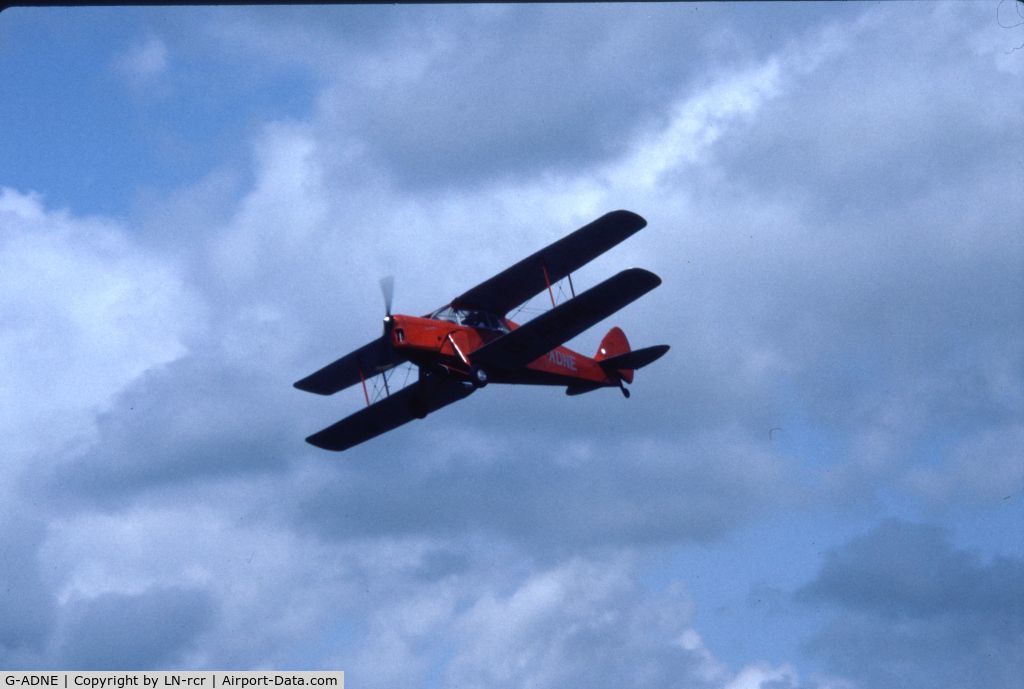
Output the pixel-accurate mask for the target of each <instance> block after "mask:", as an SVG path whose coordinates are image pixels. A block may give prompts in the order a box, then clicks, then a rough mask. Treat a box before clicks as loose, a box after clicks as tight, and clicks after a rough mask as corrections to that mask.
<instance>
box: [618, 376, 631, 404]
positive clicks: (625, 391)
mask: <svg viewBox="0 0 1024 689" xmlns="http://www.w3.org/2000/svg"><path fill="white" fill-rule="evenodd" d="M619 390H622V396H623V397H625V398H626V399H627V400H628V399H629V390H628V389H626V386H625V385H623V384H622V381H621V380H620V381H619Z"/></svg>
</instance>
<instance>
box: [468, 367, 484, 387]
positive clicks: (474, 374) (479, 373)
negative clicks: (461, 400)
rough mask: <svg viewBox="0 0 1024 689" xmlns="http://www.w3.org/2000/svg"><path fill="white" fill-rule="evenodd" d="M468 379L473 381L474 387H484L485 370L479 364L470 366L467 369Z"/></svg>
mask: <svg viewBox="0 0 1024 689" xmlns="http://www.w3.org/2000/svg"><path fill="white" fill-rule="evenodd" d="M469 381H470V382H471V383H473V387H475V388H482V387H484V386H485V385H487V371H485V370H483V369H482V368H480V367H479V366H471V367H470V369H469Z"/></svg>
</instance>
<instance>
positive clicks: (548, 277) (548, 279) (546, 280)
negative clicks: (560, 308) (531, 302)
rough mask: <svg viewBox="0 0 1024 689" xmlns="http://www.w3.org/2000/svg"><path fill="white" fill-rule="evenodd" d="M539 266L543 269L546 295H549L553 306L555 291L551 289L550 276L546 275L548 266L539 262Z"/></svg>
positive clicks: (553, 306)
mask: <svg viewBox="0 0 1024 689" xmlns="http://www.w3.org/2000/svg"><path fill="white" fill-rule="evenodd" d="M540 267H541V270H543V271H544V284H545V285H547V286H548V296H549V297H551V308H555V293H554V292H552V291H551V276H550V275H548V267H547V266H546V265H544V264H543V263H541V264H540Z"/></svg>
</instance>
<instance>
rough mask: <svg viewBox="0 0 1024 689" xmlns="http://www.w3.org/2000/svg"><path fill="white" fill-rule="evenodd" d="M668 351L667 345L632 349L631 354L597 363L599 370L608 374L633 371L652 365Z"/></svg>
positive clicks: (627, 353)
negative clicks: (599, 366) (601, 369)
mask: <svg viewBox="0 0 1024 689" xmlns="http://www.w3.org/2000/svg"><path fill="white" fill-rule="evenodd" d="M668 349H669V347H668V345H654V346H653V347H644V348H643V349H634V350H633V351H631V352H626V353H625V354H619V355H618V356H613V357H612V358H610V359H604V360H603V361H599V362H598V363H599V364H600V365H601V368H603V369H604V370H605V371H606V372H608V373H611V372H612V371H620V370H625V371H633V370H636V369H638V368H643V367H644V366H647V365H648V364H653V363H654V362H655V361H657V360H658V359H660V358H661V357H663V356H664V355H665V352H667V351H668Z"/></svg>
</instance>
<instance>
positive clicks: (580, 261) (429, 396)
mask: <svg viewBox="0 0 1024 689" xmlns="http://www.w3.org/2000/svg"><path fill="white" fill-rule="evenodd" d="M646 224H647V221H646V220H644V219H643V218H641V217H640V216H639V215H637V214H636V213H631V212H629V211H623V210H620V211H613V212H611V213H608V214H607V215H604V216H602V217H600V218H598V219H597V220H595V221H594V222H592V223H590V224H589V225H586V226H584V227H581V228H580V229H578V230H576V231H575V232H573V233H572V234H570V235H568V236H566V237H563V238H562V239H560V240H558V241H557V242H555V243H554V244H551V245H550V246H548V247H547V248H544V249H541V250H540V251H538V252H537V253H535V254H533V255H531V256H529V257H527V258H525V259H523V260H522V261H520V262H519V263H516V264H515V265H514V266H512V267H511V268H508V269H506V270H504V271H502V272H501V273H498V274H497V275H495V276H494V277H492V278H491V279H489V280H486V281H484V282H482V283H480V284H479V285H477V286H476V287H474V288H473V289H471V290H469V291H468V292H465V293H463V294H461V295H459V296H458V297H456V298H455V299H453V300H452V301H451V303H450V304H447V305H445V306H443V307H441V308H439V309H437V310H436V311H434V312H433V313H430V314H428V315H426V316H421V317H415V316H400V315H398V314H394V315H392V314H391V296H390V292H391V289H390V283H384V282H382V287H383V288H384V291H385V296H384V299H385V303H386V315H385V317H384V334H383V335H382V336H381V337H379V338H377V339H376V340H374V341H372V342H370V343H368V344H366V345H364V346H362V347H360V348H359V349H357V350H355V351H354V352H351V353H350V354H347V355H345V356H343V357H342V358H340V359H338V360H337V361H335V362H334V363H332V364H328V365H327V366H325V367H324V368H322V369H320V370H319V371H317V372H316V373H313V374H312V375H309V376H307V377H305V378H303V379H302V380H300V381H298V382H297V383H295V387H297V388H298V389H300V390H305V391H307V392H314V393H317V394H319V395H333V394H334V393H336V392H338V391H339V390H342V389H344V388H347V387H349V386H350V385H355V384H356V383H362V385H363V394H364V396H365V397H366V404H367V406H366V408H365V409H363V410H361V411H359V412H357V413H355V414H352V415H351V416H349V417H347V418H345V419H342V420H341V421H339V422H338V423H336V424H334V425H332V426H329V427H327V428H325V429H323V430H322V431H319V432H317V433H314V434H313V435H311V436H309V437H308V438H306V441H307V442H309V443H310V444H312V445H315V446H317V447H321V448H323V449H325V450H334V451H339V452H340V451H342V450H347V449H348V448H350V447H352V446H354V445H358V444H359V443H361V442H364V441H366V440H369V439H370V438H373V437H376V436H378V435H380V434H381V433H385V432H387V431H390V430H392V429H394V428H397V427H398V426H401V425H402V424H404V423H407V422H409V421H412V420H413V419H417V418H418V419H422V418H424V417H425V416H426V415H427V414H430V413H431V412H434V411H437V410H438V409H440V408H441V407H444V406H446V405H449V404H451V403H452V402H456V401H458V400H461V399H463V398H465V397H467V396H469V395H470V394H471V393H473V392H474V391H475V390H477V389H478V388H482V387H484V386H485V385H487V383H489V382H490V383H513V384H516V383H518V384H525V385H558V386H565V392H566V394H568V395H579V394H582V393H584V392H590V391H592V390H597V389H598V388H603V387H617V388H619V389H620V390H621V391H622V394H623V395H624V396H625V397H627V398H628V397H629V390H627V389H626V386H625V383H632V382H633V371H634V370H635V369H638V368H641V367H643V366H646V365H648V364H650V363H652V362H653V361H655V360H657V359H658V358H660V357H661V356H662V355H663V354H664V353H665V352H667V351H668V345H657V346H654V347H645V348H643V349H636V350H630V348H629V342H628V341H627V340H626V336H625V334H624V333H623V332H622V330H620V329H619V328H617V327H616V328H612V329H611V330H609V331H608V334H607V335H605V336H604V339H603V340H601V345H600V347H598V350H597V353H596V354H595V355H594V357H593V358H591V357H588V356H584V355H583V354H579V353H577V352H574V351H572V350H570V349H567V348H565V347H563V346H561V345H562V343H563V342H567V341H568V340H570V339H572V338H573V337H575V336H576V335H578V334H580V333H581V332H583V331H584V330H586V329H587V328H589V327H591V326H592V325H594V324H596V323H598V322H599V321H601V320H603V319H605V318H607V317H608V316H610V315H611V314H613V313H615V312H616V311H618V310H619V309H621V308H622V307H624V306H626V305H627V304H629V303H631V302H632V301H634V300H636V299H638V298H640V297H641V296H643V295H644V294H646V293H647V292H649V291H651V290H652V289H654V288H655V287H657V286H658V285H660V284H661V278H659V277H658V276H657V275H655V274H654V273H651V272H649V271H646V270H643V269H642V268H630V269H628V270H624V271H622V272H621V273H619V274H618V275H615V276H614V277H611V278H609V279H607V280H605V281H604V282H602V283H600V284H598V285H597V286H595V287H592V288H590V289H588V290H587V291H585V292H583V293H581V294H579V295H577V294H575V288H573V287H572V277H571V275H570V274H571V273H572V272H573V271H575V270H576V269H578V268H579V267H581V266H583V265H584V264H586V263H588V262H589V261H592V260H593V259H594V258H596V257H597V256H599V255H600V254H602V253H604V252H605V251H607V250H609V249H611V248H612V247H613V246H615V245H616V244H618V243H619V242H621V241H623V240H624V239H626V238H627V237H629V236H631V235H633V234H634V233H636V232H638V231H639V230H640V229H641V228H643V227H644V226H645V225H646ZM563 278H568V281H569V287H570V290H571V291H572V294H573V296H572V298H571V299H569V300H567V301H565V302H563V303H561V304H559V305H557V306H556V305H555V297H554V292H553V291H552V289H551V286H552V284H554V283H557V282H558V281H560V280H562V279H563ZM545 289H547V290H548V293H549V294H550V295H551V304H552V308H551V310H549V311H546V312H544V313H543V314H542V315H540V316H537V317H536V318H534V319H532V320H530V321H529V322H527V323H525V324H523V325H521V326H520V325H516V324H515V323H513V322H512V321H510V320H509V319H508V318H507V317H506V315H507V314H508V312H509V311H511V310H512V309H513V308H514V307H516V306H518V305H520V304H523V303H524V302H526V301H527V300H529V299H530V298H532V297H534V296H536V295H537V294H540V293H541V292H543V291H544V290H545ZM405 362H411V363H412V364H415V365H416V366H417V367H418V369H419V380H418V381H417V382H415V383H413V384H411V385H408V386H406V387H405V388H402V389H401V390H400V391H398V392H395V393H391V391H390V389H389V388H388V386H387V373H388V371H390V370H391V369H393V368H394V367H395V366H397V365H399V364H402V363H405ZM378 374H382V375H383V376H384V385H385V390H387V396H386V397H384V399H382V400H381V401H379V402H376V403H374V404H371V403H370V397H369V394H368V393H367V391H366V380H367V378H369V377H371V376H375V375H378Z"/></svg>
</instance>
